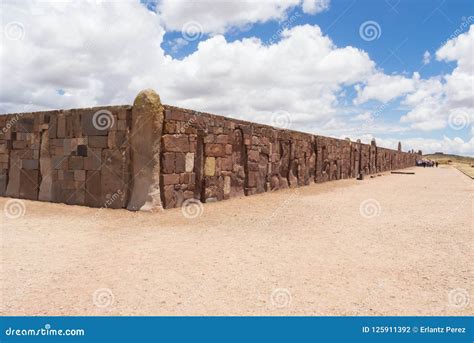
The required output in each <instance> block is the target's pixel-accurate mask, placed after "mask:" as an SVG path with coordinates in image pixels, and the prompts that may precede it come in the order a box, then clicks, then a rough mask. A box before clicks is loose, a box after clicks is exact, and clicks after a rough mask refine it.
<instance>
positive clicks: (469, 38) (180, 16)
mask: <svg viewBox="0 0 474 343" xmlns="http://www.w3.org/2000/svg"><path fill="white" fill-rule="evenodd" d="M473 4H474V3H473V2H472V1H467V0H466V1H461V0H453V1H437V0H433V1H428V0H420V1H409V0H400V1H398V0H386V1H375V0H355V1H354V0H332V1H329V0H281V1H276V0H265V1H250V0H249V1H237V0H235V1H233V0H226V1H208V0H199V1H187V0H174V1H172V0H142V1H139V0H130V1H107V0H101V1H75V0H71V1H70V2H63V3H58V2H51V3H50V2H47V1H35V0H28V1H25V2H17V1H13V0H6V1H5V2H4V3H2V10H3V11H2V19H3V23H4V24H3V31H4V34H5V36H6V38H7V39H6V40H4V41H3V42H2V48H5V49H6V50H8V51H10V54H9V55H6V54H1V55H0V59H1V60H0V63H1V65H2V67H3V68H2V70H1V73H2V78H3V79H8V80H11V82H10V85H9V86H10V87H9V88H8V89H7V88H3V89H2V96H1V98H0V112H12V111H22V110H24V109H28V110H37V109H53V108H65V107H82V106H94V105H95V106H97V105H107V104H111V103H131V102H132V101H133V97H134V95H135V94H136V93H137V92H138V91H139V90H140V89H143V88H154V89H156V90H157V91H158V93H159V94H160V95H161V96H162V98H163V100H164V102H165V103H170V104H175V105H178V106H183V107H188V108H193V109H196V110H202V111H208V112H212V113H218V114H223V115H227V116H232V117H236V118H242V119H247V120H254V121H258V122H263V123H267V124H271V125H274V124H275V123H276V122H278V121H279V120H276V119H275V118H279V117H281V116H282V115H283V116H284V117H285V118H284V120H283V122H284V123H286V125H288V126H289V128H291V129H296V130H303V131H308V132H314V133H317V134H324V135H330V136H334V137H345V136H349V137H351V138H354V139H355V138H362V140H365V141H369V140H370V139H372V138H374V137H375V138H376V139H378V140H379V141H381V142H382V144H383V145H385V146H389V147H395V146H396V143H397V142H398V140H402V141H403V142H404V143H405V145H404V147H406V148H408V149H409V148H414V149H418V148H419V149H423V150H425V151H433V150H443V151H446V152H454V153H459V154H466V155H474V147H473V145H474V139H473V138H472V136H473V129H472V122H473V120H474V104H473V101H474V100H473V98H474V96H473V92H474V91H473V83H474V71H473V65H474V62H472V61H473V60H474V56H473V55H474V52H473V50H474V17H473V15H474V5H473ZM471 25H472V27H473V28H471ZM190 28H191V29H190ZM364 28H366V30H364ZM371 30H372V31H371ZM371 34H374V36H371ZM45 61H46V62H47V66H45V65H44V63H45ZM39 66H40V67H39ZM280 119H281V118H280ZM280 121H281V120H280Z"/></svg>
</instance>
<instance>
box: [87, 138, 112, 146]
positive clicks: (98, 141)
mask: <svg viewBox="0 0 474 343" xmlns="http://www.w3.org/2000/svg"><path fill="white" fill-rule="evenodd" d="M89 147H90V148H104V149H105V148H107V147H108V138H107V136H89Z"/></svg>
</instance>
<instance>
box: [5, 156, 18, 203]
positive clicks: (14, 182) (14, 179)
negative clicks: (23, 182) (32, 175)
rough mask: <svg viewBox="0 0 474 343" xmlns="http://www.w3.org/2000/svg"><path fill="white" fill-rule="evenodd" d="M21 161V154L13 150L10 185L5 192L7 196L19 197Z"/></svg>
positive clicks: (9, 176) (9, 174) (9, 175)
mask: <svg viewBox="0 0 474 343" xmlns="http://www.w3.org/2000/svg"><path fill="white" fill-rule="evenodd" d="M20 163H21V162H20V154H19V153H18V152H17V151H11V152H10V170H9V173H8V185H7V190H6V192H5V195H6V196H7V197H11V198H18V197H19V196H20Z"/></svg>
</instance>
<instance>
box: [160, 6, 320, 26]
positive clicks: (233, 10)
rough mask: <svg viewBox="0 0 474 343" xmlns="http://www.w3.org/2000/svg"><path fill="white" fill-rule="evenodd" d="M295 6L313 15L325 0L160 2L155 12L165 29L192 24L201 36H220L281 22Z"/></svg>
mask: <svg viewBox="0 0 474 343" xmlns="http://www.w3.org/2000/svg"><path fill="white" fill-rule="evenodd" d="M299 6H301V7H302V10H303V12H304V13H308V14H315V13H318V12H321V11H324V10H326V9H327V8H328V7H329V0H263V1H255V0H239V1H215V0H199V1H189V0H162V1H160V2H159V3H158V6H157V12H158V13H159V14H160V22H161V23H162V24H163V26H164V27H165V28H166V29H167V30H172V31H183V27H187V25H189V23H193V26H196V27H199V28H200V30H202V32H203V33H210V34H222V33H225V32H226V31H228V30H230V29H232V28H241V29H242V28H245V27H247V26H248V25H251V24H254V23H264V22H267V21H270V20H279V21H281V20H284V19H285V18H286V16H287V14H288V12H289V11H290V10H291V9H294V8H296V7H299Z"/></svg>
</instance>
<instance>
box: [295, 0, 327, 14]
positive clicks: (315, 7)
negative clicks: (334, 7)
mask: <svg viewBox="0 0 474 343" xmlns="http://www.w3.org/2000/svg"><path fill="white" fill-rule="evenodd" d="M302 7H303V12H305V13H310V14H315V13H319V12H322V11H325V10H327V9H328V8H329V0H303V4H302Z"/></svg>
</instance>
